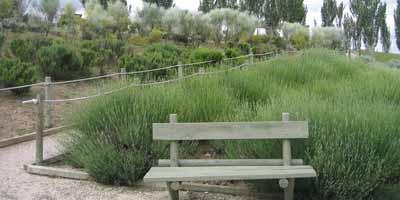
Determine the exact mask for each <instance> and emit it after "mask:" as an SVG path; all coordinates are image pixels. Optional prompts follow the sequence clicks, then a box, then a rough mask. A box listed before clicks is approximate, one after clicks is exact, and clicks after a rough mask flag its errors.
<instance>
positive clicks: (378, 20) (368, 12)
mask: <svg viewBox="0 0 400 200" xmlns="http://www.w3.org/2000/svg"><path fill="white" fill-rule="evenodd" d="M350 11H351V13H352V14H353V16H354V17H355V19H356V30H357V31H360V32H361V35H360V38H362V41H363V42H364V44H365V45H366V47H367V50H368V51H369V52H373V51H375V47H376V45H377V43H378V39H379V32H380V33H381V38H382V40H381V41H385V45H387V44H388V41H390V37H389V38H388V37H387V35H386V34H387V32H388V28H387V24H386V21H385V20H382V16H385V15H386V14H385V13H386V3H381V2H380V0H350ZM382 33H384V34H382ZM383 37H384V38H383ZM358 39H359V38H358ZM389 46H390V45H389Z"/></svg>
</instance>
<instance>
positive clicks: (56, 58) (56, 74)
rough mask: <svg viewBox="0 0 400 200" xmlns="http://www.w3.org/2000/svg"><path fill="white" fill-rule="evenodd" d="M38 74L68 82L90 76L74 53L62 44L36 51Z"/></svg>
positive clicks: (77, 55)
mask: <svg viewBox="0 0 400 200" xmlns="http://www.w3.org/2000/svg"><path fill="white" fill-rule="evenodd" d="M37 57H38V63H39V66H40V73H41V74H42V75H43V76H51V77H52V78H54V80H70V79H74V78H79V77H85V76H87V75H89V74H90V71H89V68H88V67H87V66H83V65H82V59H81V57H80V56H79V54H77V53H76V51H75V50H74V49H73V48H71V47H68V46H67V45H64V44H53V45H52V46H49V47H43V48H41V49H40V50H39V51H38V55H37Z"/></svg>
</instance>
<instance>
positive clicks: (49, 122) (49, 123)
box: [42, 76, 53, 128]
mask: <svg viewBox="0 0 400 200" xmlns="http://www.w3.org/2000/svg"><path fill="white" fill-rule="evenodd" d="M44 82H45V84H44V88H43V89H44V100H45V101H44V102H42V103H44V116H45V119H44V127H45V128H51V127H53V119H52V109H53V105H52V103H50V102H47V101H48V100H50V99H51V98H52V95H51V89H52V86H51V77H50V76H46V78H45V80H44Z"/></svg>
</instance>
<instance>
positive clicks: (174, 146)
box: [167, 114, 179, 200]
mask: <svg viewBox="0 0 400 200" xmlns="http://www.w3.org/2000/svg"><path fill="white" fill-rule="evenodd" d="M177 122H178V120H177V115H176V114H170V115H169V123H177ZM178 148H179V144H178V142H177V141H172V142H171V144H170V159H171V167H178V166H179V149H178ZM171 184H172V182H167V189H168V192H169V197H170V199H171V200H179V190H174V189H173V188H172V187H171Z"/></svg>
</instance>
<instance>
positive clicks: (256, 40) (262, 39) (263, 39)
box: [247, 35, 271, 46]
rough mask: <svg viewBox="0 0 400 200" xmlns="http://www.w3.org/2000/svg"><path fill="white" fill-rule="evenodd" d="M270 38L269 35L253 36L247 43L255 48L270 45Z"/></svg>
mask: <svg viewBox="0 0 400 200" xmlns="http://www.w3.org/2000/svg"><path fill="white" fill-rule="evenodd" d="M270 39H271V38H270V37H269V36H267V35H252V36H250V37H249V39H248V40H247V42H248V43H249V44H250V45H252V46H254V45H258V44H265V43H268V42H269V41H270Z"/></svg>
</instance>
